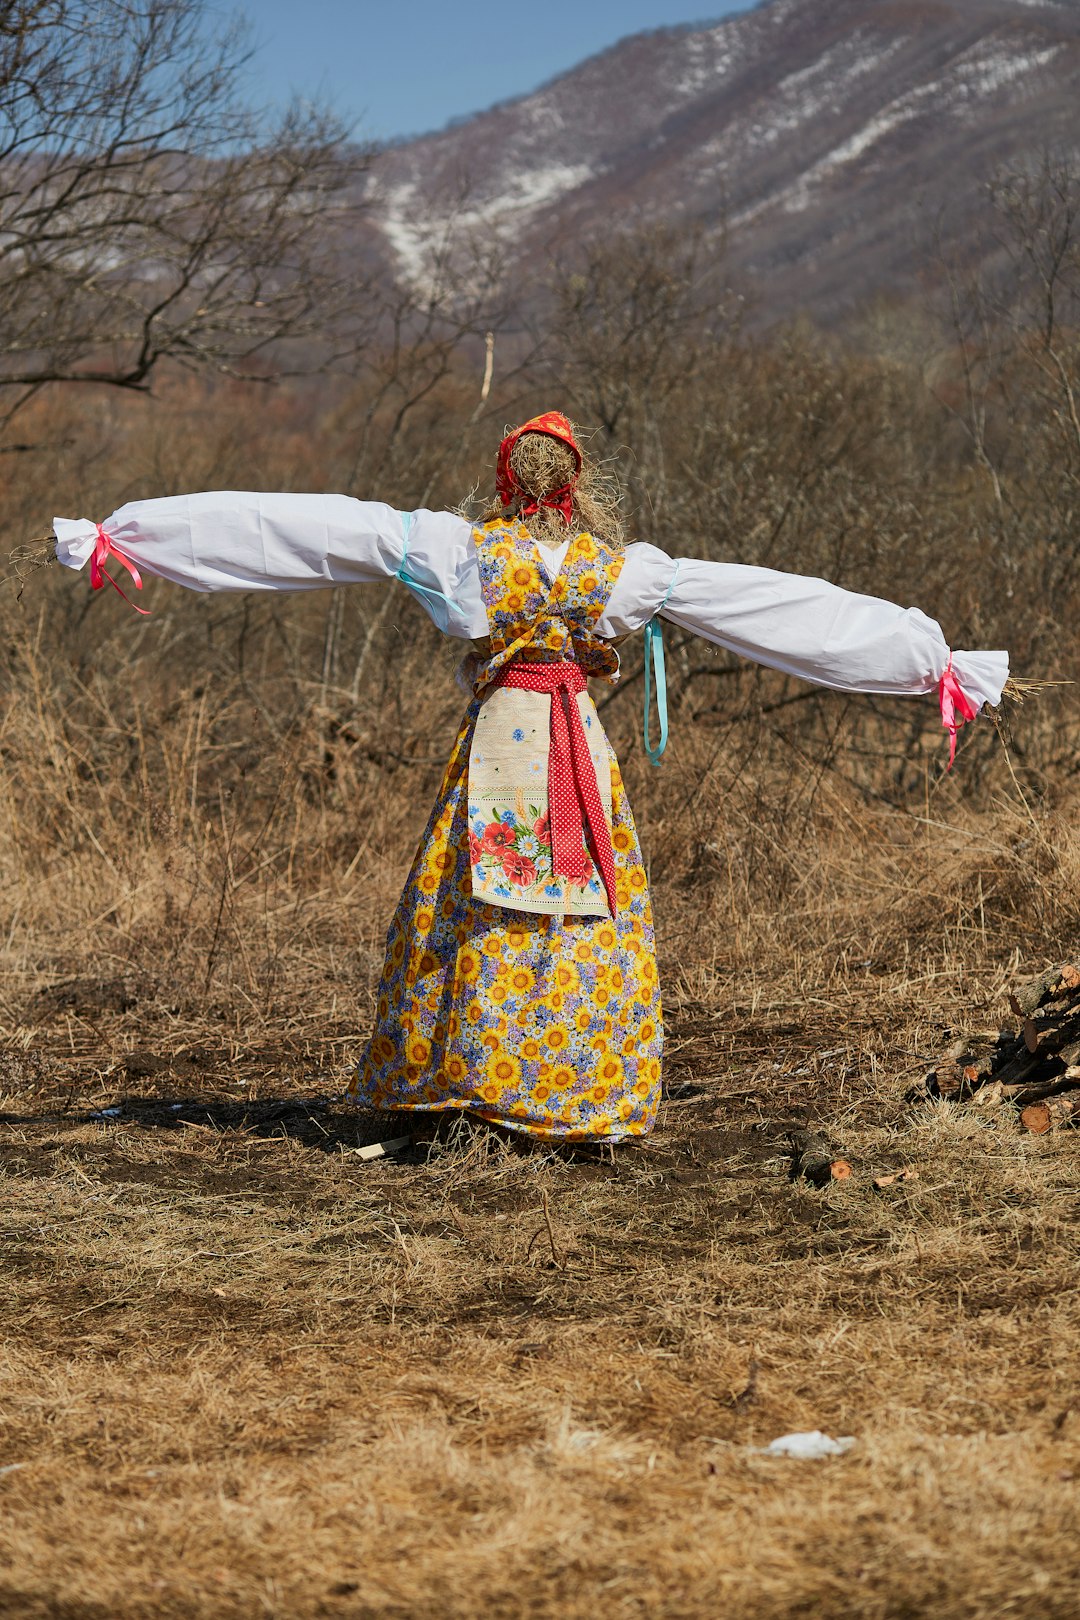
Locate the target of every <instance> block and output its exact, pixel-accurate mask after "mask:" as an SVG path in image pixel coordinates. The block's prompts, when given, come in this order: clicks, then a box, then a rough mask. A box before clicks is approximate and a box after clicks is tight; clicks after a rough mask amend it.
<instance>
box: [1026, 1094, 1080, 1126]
mask: <svg viewBox="0 0 1080 1620" xmlns="http://www.w3.org/2000/svg"><path fill="white" fill-rule="evenodd" d="M1073 1120H1077V1121H1080V1089H1074V1090H1072V1091H1059V1092H1058V1093H1057V1095H1056V1096H1055V1097H1047V1098H1045V1099H1044V1101H1043V1102H1036V1103H1029V1105H1028V1106H1027V1108H1024V1109H1021V1111H1020V1123H1021V1125H1022V1126H1023V1127H1024V1129H1025V1130H1026V1131H1033V1132H1034V1133H1035V1135H1036V1136H1045V1135H1046V1133H1047V1131H1053V1130H1057V1128H1058V1127H1059V1126H1061V1125H1068V1124H1070V1123H1071V1122H1072V1121H1073Z"/></svg>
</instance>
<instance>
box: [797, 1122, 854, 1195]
mask: <svg viewBox="0 0 1080 1620" xmlns="http://www.w3.org/2000/svg"><path fill="white" fill-rule="evenodd" d="M788 1140H789V1141H790V1143H791V1179H792V1181H798V1180H799V1179H800V1177H801V1178H803V1179H804V1180H806V1181H809V1182H810V1183H811V1184H812V1185H813V1186H815V1187H826V1186H828V1184H829V1182H830V1181H847V1180H848V1178H849V1177H850V1175H851V1174H852V1170H851V1166H850V1164H849V1163H848V1161H847V1160H846V1159H841V1158H838V1157H837V1155H836V1154H835V1153H834V1152H833V1149H832V1148H831V1147H830V1146H829V1144H828V1142H826V1140H825V1138H824V1137H823V1136H815V1135H814V1133H813V1132H812V1131H791V1132H789V1135H788Z"/></svg>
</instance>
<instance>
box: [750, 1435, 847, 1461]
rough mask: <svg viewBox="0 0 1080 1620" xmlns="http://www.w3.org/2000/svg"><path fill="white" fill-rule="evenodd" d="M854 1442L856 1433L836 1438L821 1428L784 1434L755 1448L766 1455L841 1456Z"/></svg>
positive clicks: (800, 1456)
mask: <svg viewBox="0 0 1080 1620" xmlns="http://www.w3.org/2000/svg"><path fill="white" fill-rule="evenodd" d="M854 1444H855V1437H854V1435H850V1434H845V1435H842V1436H841V1438H840V1439H839V1440H834V1439H833V1438H832V1437H831V1436H830V1435H827V1434H822V1432H821V1430H820V1429H810V1430H809V1431H808V1432H807V1433H805V1434H782V1435H781V1436H780V1438H779V1440H774V1441H772V1443H771V1444H770V1445H767V1446H755V1447H754V1450H755V1451H760V1452H761V1453H762V1455H763V1456H765V1457H799V1458H814V1457H840V1456H842V1455H843V1454H844V1452H845V1451H850V1450H851V1448H852V1446H853V1445H854Z"/></svg>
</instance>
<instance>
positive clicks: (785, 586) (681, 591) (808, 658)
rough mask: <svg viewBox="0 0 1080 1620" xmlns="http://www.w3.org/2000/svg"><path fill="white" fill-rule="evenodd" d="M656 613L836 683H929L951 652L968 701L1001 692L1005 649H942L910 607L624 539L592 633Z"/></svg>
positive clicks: (928, 622)
mask: <svg viewBox="0 0 1080 1620" xmlns="http://www.w3.org/2000/svg"><path fill="white" fill-rule="evenodd" d="M656 613H659V614H660V615H661V616H662V617H663V618H665V619H670V620H671V622H672V623H673V624H677V625H679V626H680V628H682V629H684V630H689V631H691V632H692V633H693V634H694V635H698V636H703V637H704V638H705V639H706V640H707V641H712V642H715V643H716V645H717V646H719V647H726V648H727V649H728V650H729V651H730V652H734V653H738V654H739V655H740V656H741V657H743V658H752V659H754V660H755V661H756V662H757V663H759V664H768V665H769V666H770V667H771V668H772V669H779V670H783V671H784V672H785V673H786V674H788V675H799V676H801V677H802V678H803V679H804V680H807V681H814V682H815V683H816V684H817V685H819V686H831V687H834V688H836V689H837V690H839V691H843V692H880V693H897V694H899V693H917V692H932V691H933V690H934V689H935V688H936V687H937V685H938V682H939V681H940V680H941V677H942V676H943V675H944V673H945V670H946V668H947V666H948V662H949V658H950V656H951V657H952V664H953V671H954V673H955V675H956V678H957V680H958V681H959V682H960V685H961V687H962V689H963V692H964V695H965V697H967V698H968V699H969V700H970V702H971V703H972V704H973V706H974V707H975V709H976V710H977V709H979V708H981V707H982V705H983V704H984V703H994V704H996V703H999V702H1000V701H1001V691H1002V688H1003V687H1004V685H1005V682H1006V680H1007V679H1008V675H1009V655H1008V653H1005V652H960V651H957V652H953V653H952V654H951V655H950V649H949V644H948V642H947V641H946V640H945V637H944V635H943V634H942V631H941V627H940V625H938V624H937V623H936V622H935V621H934V620H933V619H929V618H927V616H926V614H925V613H920V611H919V609H918V608H901V607H897V606H895V604H893V603H892V602H883V601H881V599H880V598H878V597H876V596H859V595H857V594H856V593H855V592H853V591H845V590H841V588H840V587H839V586H838V585H830V584H829V583H828V581H827V580H823V579H809V578H804V577H803V576H802V575H800V574H781V573H777V572H776V571H775V570H773V569H771V568H747V567H744V566H743V565H742V564H739V563H711V562H698V561H695V560H694V559H693V558H690V557H680V558H678V559H673V558H671V557H668V556H667V555H666V554H665V553H664V552H662V551H660V550H658V548H657V547H656V546H650V545H645V544H637V545H631V546H628V547H627V548H626V555H625V558H624V561H623V567H622V571H621V573H620V575H619V579H618V581H617V583H616V585H615V588H614V590H613V591H612V593H611V596H610V598H609V600H608V605H607V612H606V613H605V615H604V617H603V619H601V621H600V625H599V626H598V628H599V630H600V633H601V634H602V635H609V636H617V635H625V634H626V633H627V632H628V631H631V630H637V629H640V628H641V626H642V625H644V624H647V623H648V621H649V619H650V618H652V617H653V615H654V614H656Z"/></svg>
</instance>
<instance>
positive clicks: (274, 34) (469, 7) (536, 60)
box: [215, 0, 750, 140]
mask: <svg viewBox="0 0 1080 1620" xmlns="http://www.w3.org/2000/svg"><path fill="white" fill-rule="evenodd" d="M699 6H701V9H700V10H699V9H698V8H699ZM215 9H219V10H227V9H229V8H228V6H227V5H224V4H222V5H219V6H218V7H215ZM239 9H240V10H241V11H242V12H243V13H244V14H246V16H247V18H248V20H249V22H250V23H251V25H252V31H253V35H254V42H255V45H256V47H257V50H256V56H255V60H254V62H253V64H252V70H251V79H252V85H251V88H252V91H253V93H254V96H255V98H256V99H258V100H260V101H266V102H281V101H287V100H288V98H289V96H290V94H291V93H292V92H294V91H295V92H297V93H298V94H300V95H312V94H322V95H324V96H326V97H327V98H328V99H329V100H330V101H331V102H332V103H333V105H334V106H335V107H336V109H337V111H338V112H339V113H340V114H342V115H343V116H344V117H346V118H349V119H356V120H357V121H358V130H357V133H358V134H359V135H360V136H361V137H364V138H367V139H372V140H386V139H391V138H393V137H395V136H400V135H412V134H419V133H421V132H422V131H424V130H429V129H438V128H439V127H440V126H441V125H443V124H445V123H446V122H447V120H448V119H451V118H457V117H460V116H463V115H464V114H466V113H470V112H478V111H479V110H480V109H482V108H484V107H489V106H491V104H492V102H495V101H502V100H505V98H506V97H507V96H516V95H520V94H522V93H523V92H524V91H526V90H532V89H534V88H535V87H536V86H537V85H538V84H542V83H543V81H544V80H545V79H550V78H551V77H552V76H553V75H554V74H556V73H561V72H563V71H564V70H565V69H566V68H570V67H573V66H574V64H575V63H577V62H580V61H581V60H582V58H583V57H586V56H591V55H592V54H593V53H594V52H595V51H599V50H603V48H604V47H605V46H607V45H612V44H614V42H615V41H616V40H617V39H622V38H623V37H624V35H626V34H634V33H637V32H638V31H639V30H641V29H642V28H664V27H669V26H671V25H672V24H676V23H685V22H693V21H696V20H699V19H700V18H703V17H704V18H708V19H712V18H718V17H724V16H729V15H731V14H732V13H734V12H737V11H747V10H749V9H750V5H749V3H746V0H743V3H735V4H732V3H729V0H719V3H714V4H712V5H710V4H709V0H539V3H538V4H536V5H534V6H527V5H522V4H521V3H520V0H517V3H516V4H513V3H507V0H458V3H457V4H454V3H452V0H398V3H397V4H395V3H394V0H246V4H245V3H244V0H239ZM518 24H520V25H521V27H520V32H519V28H518V26H517V25H518Z"/></svg>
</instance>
